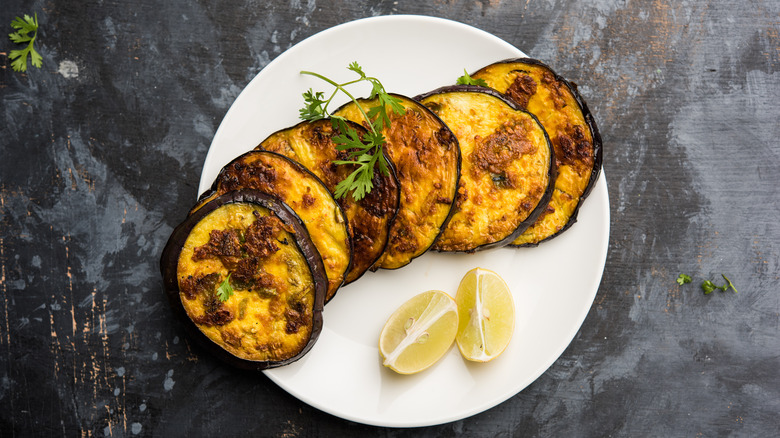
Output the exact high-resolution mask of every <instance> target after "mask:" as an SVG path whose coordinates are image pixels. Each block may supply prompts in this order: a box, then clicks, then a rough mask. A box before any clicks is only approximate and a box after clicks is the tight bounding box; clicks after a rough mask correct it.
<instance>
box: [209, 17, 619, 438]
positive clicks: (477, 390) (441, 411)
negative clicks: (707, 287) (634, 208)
mask: <svg viewBox="0 0 780 438" xmlns="http://www.w3.org/2000/svg"><path fill="white" fill-rule="evenodd" d="M389 35H392V38H390V37H388V36H389ZM518 56H525V55H524V54H523V52H522V51H520V50H519V49H517V48H515V47H514V46H512V45H510V44H509V43H507V42H505V41H503V40H501V39H499V38H497V37H495V36H493V35H491V34H488V33H486V32H484V31H481V30H478V29H475V28H473V27H470V26H467V25H464V24H461V23H457V22H453V21H448V20H444V19H439V18H432V17H420V16H383V17H374V18H367V19H363V20H358V21H353V22H349V23H346V24H343V25H340V26H336V27H333V28H331V29H328V30H326V31H323V32H321V33H319V34H316V35H314V36H312V37H310V38H308V39H306V40H304V41H302V42H300V43H299V44H297V45H295V46H294V47H292V48H290V49H289V50H287V51H286V52H284V53H283V54H281V55H280V56H279V57H278V58H276V59H275V60H274V61H272V62H271V63H269V64H268V66H266V67H265V68H264V69H263V70H262V71H261V72H260V73H259V74H258V75H257V76H256V77H255V78H254V79H253V80H252V81H251V82H250V83H249V85H247V87H246V88H245V89H244V90H243V91H242V92H241V94H240V95H239V96H238V98H237V99H236V101H235V102H234V104H233V105H232V106H231V108H230V110H229V111H228V113H227V115H226V116H225V119H224V120H223V121H222V123H221V125H220V127H219V129H218V130H217V133H216V135H215V137H214V140H213V142H212V144H211V147H210V149H209V153H208V156H207V157H206V161H205V164H204V168H203V173H202V176H201V181H200V189H199V193H202V192H203V191H205V190H206V189H207V188H209V187H210V186H211V183H212V181H213V180H214V178H215V177H216V175H217V174H218V173H219V170H220V169H221V168H222V166H224V165H225V164H227V163H228V162H229V161H230V160H232V159H233V158H235V157H236V156H238V155H240V154H241V153H243V152H245V151H248V150H250V149H252V148H254V147H255V146H256V145H257V144H259V143H260V142H261V141H262V140H263V139H265V138H266V137H267V136H268V135H269V134H271V133H273V132H275V131H277V130H279V129H282V128H285V127H288V126H291V125H293V124H295V123H297V122H298V121H299V120H298V109H299V108H300V107H301V106H302V104H303V100H302V97H301V94H302V93H303V92H304V91H306V90H307V89H309V88H313V89H314V90H315V91H316V90H321V91H330V88H329V87H328V86H327V85H326V84H325V83H324V82H322V81H320V80H319V79H316V78H312V77H309V76H303V75H300V74H299V72H300V71H301V70H312V71H316V72H318V73H322V74H325V75H326V76H329V77H331V78H334V79H337V80H348V79H351V78H353V76H352V75H353V73H352V72H349V71H347V70H346V67H347V65H348V64H349V63H350V62H352V61H357V62H358V63H359V64H360V65H361V66H362V67H363V68H364V70H365V71H366V73H367V74H369V75H371V76H376V77H378V78H379V79H380V80H381V81H382V83H383V84H384V85H385V87H386V88H387V89H388V90H389V91H392V92H396V93H400V94H405V95H408V96H414V95H417V94H420V93H423V92H426V91H429V90H432V89H435V88H438V87H440V86H443V85H449V84H452V83H454V82H455V79H456V78H457V77H458V76H460V75H461V74H462V73H463V70H464V69H465V70H467V71H469V72H472V71H474V70H476V69H478V68H480V67H483V66H484V65H487V64H490V63H492V62H495V61H499V60H502V59H505V58H511V57H518ZM365 93H368V89H365ZM365 93H364V94H365ZM356 94H357V95H364V94H361V93H360V90H358V91H357V92H356ZM337 103H338V102H337ZM334 108H335V107H334ZM608 241H609V200H608V196H607V184H606V178H605V175H604V174H603V172H602V174H601V176H600V179H599V181H598V182H597V184H596V186H595V187H594V189H593V192H592V193H591V195H590V197H589V198H588V199H587V201H586V202H585V204H584V205H583V207H582V208H581V210H580V213H579V219H578V222H577V223H576V224H574V226H573V227H572V228H571V229H570V230H568V231H567V232H565V233H564V234H562V235H561V236H559V237H557V238H555V239H553V240H551V241H549V242H545V243H543V244H542V245H540V246H538V247H536V248H522V249H509V248H504V249H498V250H489V251H483V252H479V253H476V254H471V255H467V254H441V253H427V254H425V255H423V256H422V257H420V258H418V259H415V260H414V261H413V262H412V263H411V264H410V265H408V266H405V267H403V268H401V269H398V270H395V271H379V272H374V273H371V272H369V273H367V274H366V275H364V276H363V277H362V278H360V279H359V280H357V281H356V282H355V283H353V284H351V285H349V286H346V287H343V288H342V289H341V290H339V292H338V293H337V295H336V297H335V298H334V299H333V300H332V301H331V302H330V303H328V304H327V305H326V306H325V310H324V320H325V324H324V328H323V331H322V334H321V335H320V339H319V340H318V342H317V344H316V345H315V346H314V348H313V349H312V350H311V352H309V353H308V354H307V355H306V356H305V357H303V358H302V359H301V360H299V361H298V362H296V363H294V364H291V365H288V366H285V367H282V368H277V369H273V370H268V371H266V372H265V373H266V375H267V376H268V377H269V378H270V379H271V380H272V381H274V382H275V383H276V384H278V385H279V386H280V387H282V388H283V389H285V390H286V391H287V392H289V393H290V394H292V395H293V396H295V397H297V398H298V399H300V400H302V401H304V402H306V403H308V404H310V405H312V406H314V407H316V408H318V409H320V410H322V411H325V412H328V413H330V414H333V415H336V416H339V417H342V418H345V419H348V420H351V421H356V422H360V423H365V424H373V425H380V426H390V427H413V426H426V425H434V424H441V423H446V422H451V421H455V420H459V419H462V418H465V417H468V416H471V415H474V414H477V413H479V412H482V411H484V410H486V409H489V408H491V407H493V406H495V405H497V404H499V403H501V402H503V401H505V400H506V399H508V398H510V397H512V396H513V395H515V394H517V393H518V392H519V391H521V390H522V389H523V388H525V387H526V386H527V385H529V384H530V383H531V382H533V381H534V380H535V379H536V378H537V377H539V376H540V375H541V374H542V373H543V372H544V371H545V370H546V369H547V368H548V367H549V366H550V365H552V364H553V362H554V361H555V360H556V359H557V358H558V357H559V356H560V355H561V354H562V353H563V351H564V349H565V348H566V347H567V346H568V345H569V343H570V342H571V340H572V339H573V337H574V336H575V335H576V333H577V331H578V330H579V328H580V326H581V324H582V322H583V320H584V319H585V317H586V315H587V313H588V311H589V309H590V307H591V304H592V303H593V299H594V297H595V295H596V292H597V290H598V286H599V283H600V281H601V275H602V272H603V269H604V264H605V261H606V255H607V247H608ZM477 266H479V267H483V268H488V269H491V270H494V271H496V272H498V273H499V274H500V275H501V276H502V277H503V278H504V279H505V280H506V281H507V283H508V284H509V286H510V289H511V290H512V293H513V294H514V299H515V305H516V306H517V312H516V316H517V323H516V327H515V334H514V337H513V339H512V341H511V342H510V344H509V347H507V350H506V351H505V352H504V353H503V354H502V355H501V356H500V357H499V358H497V359H495V360H494V361H492V362H489V363H486V364H475V363H468V362H466V361H465V360H463V359H462V358H461V356H460V353H459V352H458V349H457V347H454V348H452V349H451V350H450V351H449V353H447V354H446V355H445V356H444V358H443V359H442V360H441V361H440V362H438V363H437V364H435V365H434V366H433V367H431V368H429V369H428V370H426V371H424V372H422V373H419V374H416V375H412V376H400V375H396V374H395V373H393V372H392V371H390V370H387V369H385V368H384V367H383V366H382V365H381V361H380V359H379V352H378V348H377V341H378V336H379V333H380V331H381V329H382V326H383V325H384V323H385V321H386V319H387V317H388V316H390V314H391V313H392V312H393V310H395V309H396V308H397V307H398V306H399V305H400V304H401V303H403V302H404V301H406V300H407V299H408V298H410V297H411V296H413V295H415V294H417V293H420V292H423V291H426V290H429V289H440V290H444V291H446V292H448V293H450V294H452V295H454V293H455V290H456V289H457V286H458V283H459V281H460V278H461V277H462V276H463V274H465V273H466V272H467V271H468V270H469V269H471V268H474V267H477Z"/></svg>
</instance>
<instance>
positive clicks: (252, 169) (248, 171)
mask: <svg viewBox="0 0 780 438" xmlns="http://www.w3.org/2000/svg"><path fill="white" fill-rule="evenodd" d="M242 189H254V190H260V191H263V192H267V193H273V194H274V196H276V197H277V198H279V199H280V200H282V201H283V202H284V203H286V204H287V205H289V206H290V207H291V208H292V209H293V211H295V213H296V214H297V215H298V216H299V217H300V218H301V220H302V221H303V223H304V224H305V225H306V229H307V230H308V232H309V236H310V237H311V240H312V242H314V246H316V247H317V251H319V253H320V255H321V256H322V261H323V263H324V265H325V272H326V274H327V276H328V293H327V294H326V296H325V302H326V303H327V302H328V301H329V300H331V299H332V298H333V297H334V296H335V294H336V291H338V289H339V287H341V285H342V284H343V283H344V278H345V277H346V274H347V272H348V270H349V267H350V264H351V261H352V241H351V239H350V237H349V230H348V227H347V217H346V214H345V213H344V211H343V210H342V208H341V206H340V205H339V204H338V202H336V200H335V199H334V198H333V196H332V194H331V193H330V191H329V190H328V188H327V187H325V185H324V184H323V183H322V181H320V179H319V178H317V177H316V176H315V175H314V174H313V173H311V172H310V171H309V170H307V169H306V168H305V167H303V166H301V165H300V164H299V163H296V162H294V161H292V160H290V159H289V158H287V157H285V156H283V155H280V154H277V153H275V152H270V151H258V150H254V151H249V152H246V153H244V154H242V155H240V156H238V157H236V158H235V159H234V160H233V161H231V162H230V163H228V164H227V165H226V166H225V167H223V168H222V170H221V171H220V173H219V175H217V178H216V179H215V180H214V184H213V185H212V187H211V190H209V191H207V192H206V194H204V195H203V197H202V199H201V200H200V201H199V202H198V204H197V205H196V206H195V208H194V210H197V209H198V208H199V206H201V205H203V204H204V203H205V202H208V201H209V200H210V199H213V198H214V197H216V196H219V195H222V194H224V193H227V192H232V191H235V190H242Z"/></svg>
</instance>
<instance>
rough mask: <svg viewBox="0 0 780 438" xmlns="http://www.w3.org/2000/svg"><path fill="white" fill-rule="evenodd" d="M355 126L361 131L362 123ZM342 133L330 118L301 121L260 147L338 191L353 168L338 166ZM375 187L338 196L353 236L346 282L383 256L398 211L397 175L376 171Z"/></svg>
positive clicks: (352, 279)
mask: <svg viewBox="0 0 780 438" xmlns="http://www.w3.org/2000/svg"><path fill="white" fill-rule="evenodd" d="M353 126H354V127H355V128H356V129H357V130H360V131H363V132H364V130H363V128H362V127H361V126H359V125H356V124H353ZM336 135H338V132H337V131H336V130H334V129H333V127H332V125H331V122H330V120H318V121H315V122H301V123H299V124H297V125H295V126H293V127H290V128H286V129H283V130H281V131H278V132H276V133H274V134H272V135H271V136H269V137H268V138H267V139H265V140H264V141H263V142H262V143H261V144H260V145H259V146H257V149H262V150H268V151H273V152H276V153H279V154H282V155H284V156H286V157H288V158H290V159H292V160H294V161H297V162H298V163H300V164H302V165H303V166H304V167H306V168H307V169H309V170H310V171H311V172H312V173H313V174H315V175H316V176H317V177H318V178H319V179H320V180H322V182H323V183H324V184H325V186H326V187H327V188H328V189H329V190H330V191H331V193H333V192H335V189H336V185H337V184H338V183H339V182H341V181H342V180H344V179H345V178H346V177H347V176H348V175H349V174H350V173H351V172H352V171H353V170H354V167H353V166H351V165H336V164H335V163H334V161H338V160H344V159H345V158H346V155H345V152H342V151H338V150H337V149H336V144H335V143H334V141H333V137H334V136H336ZM373 185H374V187H373V189H372V190H371V192H370V193H368V194H367V195H366V196H365V198H363V199H362V200H360V201H355V200H354V199H353V197H352V195H351V193H348V194H347V195H346V196H344V197H342V198H340V199H338V200H337V201H338V203H339V204H340V205H341V207H342V209H343V210H344V212H345V214H346V216H347V224H348V226H349V232H350V237H351V238H352V245H353V253H352V265H351V267H350V269H349V271H348V272H347V275H346V278H345V283H350V282H352V281H355V280H356V279H357V278H359V277H360V276H361V275H363V273H365V272H366V271H367V270H368V269H369V268H370V267H371V266H372V265H373V264H374V263H375V262H376V260H377V259H378V258H379V256H380V255H381V254H382V251H383V250H384V248H385V246H386V245H387V241H388V238H387V237H388V230H389V229H390V225H391V224H392V221H393V219H394V218H395V215H396V212H397V211H398V201H399V192H398V182H397V180H396V178H395V175H394V174H393V173H392V172H391V173H390V174H387V175H383V174H382V173H381V172H379V171H376V172H374V179H373Z"/></svg>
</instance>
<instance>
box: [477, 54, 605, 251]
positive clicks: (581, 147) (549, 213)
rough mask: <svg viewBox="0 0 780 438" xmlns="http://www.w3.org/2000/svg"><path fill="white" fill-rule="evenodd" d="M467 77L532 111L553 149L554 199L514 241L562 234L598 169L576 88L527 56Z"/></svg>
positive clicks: (591, 123)
mask: <svg viewBox="0 0 780 438" xmlns="http://www.w3.org/2000/svg"><path fill="white" fill-rule="evenodd" d="M471 76H472V77H473V78H474V79H482V80H484V81H485V82H486V83H487V84H488V86H489V87H491V88H494V89H496V90H498V91H500V92H502V93H504V94H505V95H506V96H507V97H508V98H510V99H512V100H513V101H514V102H515V103H517V104H518V105H520V107H522V108H525V109H527V110H528V111H529V112H531V113H533V114H534V115H536V116H537V117H538V118H539V120H540V121H541V122H542V125H543V126H544V128H545V130H546V131H547V134H548V135H549V137H550V141H551V142H552V144H553V148H554V149H555V161H556V165H557V171H558V176H557V178H556V180H555V193H554V194H553V197H552V200H551V201H550V204H549V206H548V208H547V210H545V212H544V213H543V214H542V216H541V217H540V218H539V219H538V220H537V221H536V222H535V223H534V224H533V225H532V226H531V227H529V228H528V229H527V230H526V231H525V232H524V233H523V234H522V235H520V236H519V237H518V238H517V239H516V240H515V241H514V242H512V245H513V246H533V245H536V244H539V243H540V242H542V241H545V240H548V239H551V238H553V237H555V236H557V235H560V234H561V233H562V232H563V231H565V230H566V229H568V228H569V227H570V226H571V225H572V224H573V223H574V222H576V219H577V211H578V210H579V208H580V205H582V202H583V201H584V200H585V198H586V197H587V196H588V194H589V193H590V191H591V189H592V188H593V186H594V185H595V183H596V180H597V179H598V176H599V173H600V171H601V162H602V145H601V136H600V135H599V131H598V128H597V127H596V122H595V120H594V119H593V116H592V115H591V112H590V110H589V109H588V106H587V105H586V104H585V101H584V100H583V99H582V97H581V96H580V94H579V92H578V91H577V86H576V85H575V84H574V83H571V82H568V81H567V80H566V79H564V78H562V77H561V76H559V75H557V74H556V73H555V72H554V71H553V70H552V69H551V68H550V67H549V66H547V65H545V64H544V63H542V62H540V61H538V60H535V59H530V58H519V59H510V60H506V61H501V62H498V63H495V64H491V65H488V66H486V67H484V68H482V69H480V70H479V71H477V72H476V73H474V74H472V75H471Z"/></svg>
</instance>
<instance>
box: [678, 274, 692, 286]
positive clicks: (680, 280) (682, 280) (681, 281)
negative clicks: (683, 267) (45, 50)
mask: <svg viewBox="0 0 780 438" xmlns="http://www.w3.org/2000/svg"><path fill="white" fill-rule="evenodd" d="M690 282H691V276H690V275H686V274H680V275H678V276H677V284H679V285H680V286H682V285H684V284H685V283H690Z"/></svg>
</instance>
